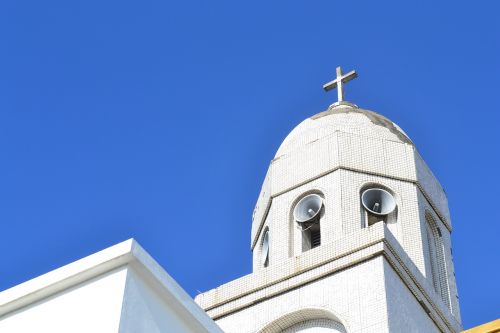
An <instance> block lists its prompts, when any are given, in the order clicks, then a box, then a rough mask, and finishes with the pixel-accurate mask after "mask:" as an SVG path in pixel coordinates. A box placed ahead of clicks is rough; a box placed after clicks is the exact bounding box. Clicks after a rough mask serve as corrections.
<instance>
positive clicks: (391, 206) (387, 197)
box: [361, 184, 397, 227]
mask: <svg viewBox="0 0 500 333" xmlns="http://www.w3.org/2000/svg"><path fill="white" fill-rule="evenodd" d="M361 210H362V214H361V216H362V227H370V226H372V225H374V224H375V223H377V222H384V223H394V222H396V221H397V205H396V199H395V198H394V195H393V194H392V191H389V190H388V189H386V188H384V187H383V186H381V185H378V184H373V185H371V186H368V187H365V188H364V189H363V190H362V191H361Z"/></svg>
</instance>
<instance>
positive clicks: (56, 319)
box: [0, 268, 127, 333]
mask: <svg viewBox="0 0 500 333" xmlns="http://www.w3.org/2000/svg"><path fill="white" fill-rule="evenodd" d="M126 276H127V270H126V269H125V268H119V269H117V270H114V271H112V272H109V273H106V274H104V275H102V276H99V277H96V278H94V279H92V280H90V281H87V282H85V283H82V284H80V285H77V286H74V287H72V288H70V289H68V290H64V291H62V292H60V293H58V294H56V295H53V296H51V297H49V298H47V299H43V300H41V301H39V302H36V303H34V304H31V305H29V306H27V307H24V308H21V309H19V310H18V311H16V312H14V313H11V314H9V315H7V316H5V317H2V318H0V332H2V333H28V332H50V333H68V332H72V333H80V332H81V333H88V332H93V333H101V332H102V333H109V332H118V329H119V325H120V316H121V309H122V300H123V293H124V290H125V281H126Z"/></svg>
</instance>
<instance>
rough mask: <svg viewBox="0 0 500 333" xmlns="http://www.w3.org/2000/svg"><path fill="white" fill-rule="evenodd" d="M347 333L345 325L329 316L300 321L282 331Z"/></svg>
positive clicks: (288, 332) (291, 332)
mask: <svg viewBox="0 0 500 333" xmlns="http://www.w3.org/2000/svg"><path fill="white" fill-rule="evenodd" d="M299 332H300V333H306V332H307V333H345V332H346V331H345V329H344V326H342V324H340V323H339V322H336V321H333V320H331V319H327V318H320V319H311V320H305V321H302V322H299V323H297V324H294V325H292V326H290V327H288V328H285V329H284V330H283V331H281V333H299Z"/></svg>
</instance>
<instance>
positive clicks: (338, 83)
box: [323, 66, 358, 102]
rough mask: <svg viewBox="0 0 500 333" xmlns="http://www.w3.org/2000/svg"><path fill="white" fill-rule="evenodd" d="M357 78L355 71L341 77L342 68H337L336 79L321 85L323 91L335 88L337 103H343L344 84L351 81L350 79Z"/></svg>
mask: <svg viewBox="0 0 500 333" xmlns="http://www.w3.org/2000/svg"><path fill="white" fill-rule="evenodd" d="M357 77H358V73H356V71H350V72H349V73H347V74H345V75H343V74H342V68H340V66H339V67H337V78H336V79H335V80H333V81H330V82H328V83H325V84H324V85H323V89H325V91H329V90H332V89H333V88H335V87H337V94H338V96H339V102H343V101H344V86H343V84H344V83H347V82H349V81H351V80H352V79H355V78H357Z"/></svg>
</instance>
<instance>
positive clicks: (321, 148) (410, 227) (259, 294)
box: [196, 67, 461, 333]
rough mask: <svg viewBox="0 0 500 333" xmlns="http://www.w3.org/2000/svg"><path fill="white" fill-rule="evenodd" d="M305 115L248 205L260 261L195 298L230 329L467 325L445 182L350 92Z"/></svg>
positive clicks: (342, 78)
mask: <svg viewBox="0 0 500 333" xmlns="http://www.w3.org/2000/svg"><path fill="white" fill-rule="evenodd" d="M356 76H357V74H356V72H355V71H351V72H349V73H348V74H346V75H344V74H342V70H341V69H340V67H339V68H337V78H336V79H335V80H333V81H331V82H329V83H327V84H325V86H324V89H325V90H327V91H328V90H330V89H333V88H335V87H336V88H338V96H339V100H338V102H336V103H334V104H332V105H331V106H330V107H329V108H328V109H327V110H326V111H323V112H321V113H318V114H316V115H314V116H312V117H310V118H308V119H306V120H304V121H303V122H302V123H300V124H299V125H298V126H297V127H295V128H294V129H293V130H292V131H291V132H290V134H289V135H288V136H287V137H286V138H285V140H284V141H283V143H282V144H281V146H280V147H279V149H278V151H277V153H276V155H275V157H274V159H273V160H272V161H271V163H270V166H269V169H268V172H267V175H266V177H265V179H264V182H263V185H262V190H261V193H260V195H259V198H258V200H257V204H256V207H255V210H254V214H253V217H252V230H251V242H250V246H251V250H252V251H253V272H252V273H251V274H249V275H247V276H244V277H241V278H239V279H237V280H235V281H232V282H229V283H227V284H224V285H222V286H220V287H218V288H216V289H213V290H210V291H208V292H206V293H204V294H201V295H199V296H198V297H197V298H196V301H197V302H198V304H199V305H200V306H201V307H202V308H204V309H205V310H206V311H207V313H208V314H209V315H210V316H211V317H212V318H213V319H214V320H216V322H217V323H218V324H219V326H220V327H221V328H222V329H223V330H224V331H225V332H238V333H239V332H419V333H420V332H426V333H427V332H429V333H432V332H459V331H461V320H460V310H459V303H458V296H457V287H456V282H455V277H454V268H453V258H452V253H451V239H450V235H451V231H452V225H451V219H450V213H449V210H448V203H447V198H446V194H445V193H444V191H443V189H442V187H441V185H440V184H439V182H438V181H437V179H436V178H435V177H434V175H433V174H432V172H431V171H430V169H429V168H428V166H427V165H426V164H425V162H424V160H423V159H422V157H421V156H420V155H419V153H418V151H417V150H416V148H415V145H414V144H413V142H412V141H411V140H410V139H409V137H408V136H407V135H406V134H405V133H404V131H403V130H402V129H401V128H400V127H398V126H397V125H396V124H395V123H393V122H392V121H390V120H389V119H387V118H385V117H383V116H382V115H380V114H377V113H375V112H372V111H368V110H364V109H360V108H359V107H357V106H356V105H355V104H352V103H349V102H346V101H344V84H345V83H346V82H348V81H350V80H352V79H354V78H355V77H356Z"/></svg>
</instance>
